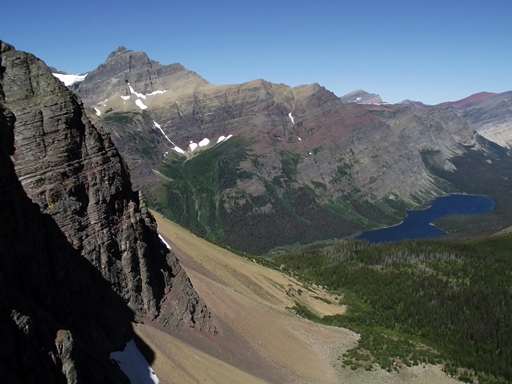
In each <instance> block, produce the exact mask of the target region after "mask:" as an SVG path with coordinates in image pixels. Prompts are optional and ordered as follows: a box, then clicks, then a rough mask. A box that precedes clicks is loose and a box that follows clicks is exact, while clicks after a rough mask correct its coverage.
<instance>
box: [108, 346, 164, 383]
mask: <svg viewBox="0 0 512 384" xmlns="http://www.w3.org/2000/svg"><path fill="white" fill-rule="evenodd" d="M110 359H111V360H113V361H115V362H117V363H118V364H119V368H121V371H123V372H124V374H125V375H126V376H128V379H130V382H131V383H140V384H159V383H160V380H159V379H158V377H157V375H156V374H155V372H154V371H153V369H152V368H151V366H150V365H149V364H148V362H147V361H146V359H145V358H144V356H142V353H140V351H139V349H138V348H137V346H136V345H135V342H134V341H133V339H132V340H130V341H129V342H127V343H126V347H125V348H124V349H123V350H122V351H117V352H112V353H111V354H110Z"/></svg>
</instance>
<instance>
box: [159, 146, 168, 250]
mask: <svg viewBox="0 0 512 384" xmlns="http://www.w3.org/2000/svg"><path fill="white" fill-rule="evenodd" d="M165 153H167V152H165ZM158 237H159V238H160V241H161V242H162V243H164V244H165V246H166V247H167V249H169V250H171V246H170V245H169V244H167V241H165V240H164V238H163V237H162V235H160V234H158Z"/></svg>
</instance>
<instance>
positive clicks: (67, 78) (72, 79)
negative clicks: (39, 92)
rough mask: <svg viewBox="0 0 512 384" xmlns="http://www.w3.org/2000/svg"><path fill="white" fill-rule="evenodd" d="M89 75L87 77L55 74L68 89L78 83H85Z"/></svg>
mask: <svg viewBox="0 0 512 384" xmlns="http://www.w3.org/2000/svg"><path fill="white" fill-rule="evenodd" d="M87 75H88V73H86V74H85V75H70V74H67V75H64V74H62V73H53V76H55V77H56V78H57V79H59V80H60V81H62V82H63V83H64V85H65V86H66V87H69V86H70V85H72V84H75V83H78V82H79V81H84V79H85V76H87Z"/></svg>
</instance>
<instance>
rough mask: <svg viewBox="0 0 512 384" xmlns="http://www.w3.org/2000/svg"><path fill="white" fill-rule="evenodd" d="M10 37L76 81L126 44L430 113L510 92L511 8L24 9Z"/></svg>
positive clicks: (234, 75)
mask: <svg viewBox="0 0 512 384" xmlns="http://www.w3.org/2000/svg"><path fill="white" fill-rule="evenodd" d="M0 39H2V40H4V41H6V42H8V43H11V44H13V45H14V46H15V47H16V48H17V49H21V50H24V51H28V52H32V53H34V54H35V55H36V56H38V57H39V58H41V59H42V60H44V61H45V62H46V63H47V64H48V65H51V66H54V67H57V68H59V69H62V70H65V71H67V72H71V73H80V72H85V71H88V70H92V69H94V68H96V67H97V66H98V65H99V64H101V63H102V62H103V61H104V60H105V59H106V57H107V56H108V54H109V53H110V52H112V51H114V50H115V49H116V48H117V47H118V46H119V45H124V46H125V47H126V48H128V49H131V50H134V51H145V52H147V54H148V56H149V57H150V58H151V59H153V60H156V61H159V62H160V63H162V64H171V63H175V62H179V63H181V64H183V65H184V66H185V67H186V68H188V69H190V70H192V71H195V72H197V73H198V74H199V75H201V76H202V77H204V78H205V79H206V80H208V81H209V82H211V83H216V84H235V83H242V82H246V81H250V80H253V79H256V78H263V79H265V80H268V81H271V82H275V83H285V84H288V85H291V86H296V85H300V84H308V83H314V82H316V83H319V84H321V85H323V86H325V87H326V88H327V89H329V90H331V91H333V92H334V93H335V94H337V95H338V96H342V95H344V94H346V93H348V92H350V91H352V90H355V89H364V90H366V91H367V92H371V93H378V94H380V95H381V97H382V99H383V100H384V101H388V102H392V103H395V102H399V101H402V100H404V99H412V100H419V101H423V102H425V103H427V104H436V103H440V102H443V101H450V100H452V101H453V100H458V99H461V98H464V97H466V96H469V95H470V94H473V93H476V92H480V91H489V92H504V91H508V90H512V42H511V40H512V1H511V0H487V1H484V0H481V1H476V0H464V1H463V0H459V1H455V0H444V1H438V0H428V1H427V0H421V1H420V0H409V1H405V0H404V1H398V0H396V1H395V0H388V1H384V0H380V1H373V0H367V1H364V0H361V1H341V0H338V1H333V0H331V1H324V0H315V1H312V0H311V1H302V0H295V1H289V0H281V1H280V0H273V1H267V0H252V1H248V0H247V1H246V0H238V1H235V0H232V1H228V0H222V1H215V0H210V1H203V0H188V1H173V0H166V1H165V0H153V1H151V0H146V1H141V0H139V1H132V0H123V1H121V0H105V1H98V0H89V1H87V2H78V1H77V2H74V1H58V0H45V1H44V2H43V1H40V0H17V1H9V2H5V4H3V5H2V17H1V22H0Z"/></svg>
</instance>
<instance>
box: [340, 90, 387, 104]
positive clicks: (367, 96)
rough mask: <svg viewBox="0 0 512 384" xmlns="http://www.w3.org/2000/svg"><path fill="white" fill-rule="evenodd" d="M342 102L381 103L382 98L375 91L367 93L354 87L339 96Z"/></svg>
mask: <svg viewBox="0 0 512 384" xmlns="http://www.w3.org/2000/svg"><path fill="white" fill-rule="evenodd" d="M340 100H341V101H343V102H344V103H357V104H371V103H382V99H381V98H380V96H379V95H377V94H376V93H368V92H366V91H364V90H362V89H356V90H355V91H352V92H349V93H347V94H346V95H344V96H341V97H340Z"/></svg>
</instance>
